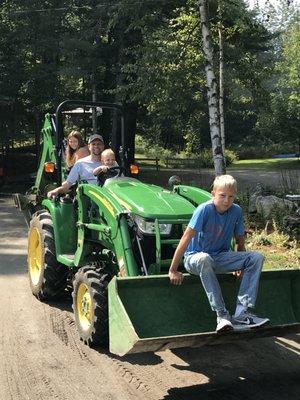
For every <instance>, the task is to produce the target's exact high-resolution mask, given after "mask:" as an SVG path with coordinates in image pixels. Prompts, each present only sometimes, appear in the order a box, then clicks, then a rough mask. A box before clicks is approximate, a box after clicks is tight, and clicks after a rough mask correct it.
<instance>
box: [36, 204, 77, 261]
mask: <svg viewBox="0 0 300 400" xmlns="http://www.w3.org/2000/svg"><path fill="white" fill-rule="evenodd" d="M42 205H43V206H44V208H46V209H47V210H48V211H49V213H50V214H51V217H52V221H53V231H54V240H55V248H56V257H58V255H61V254H74V253H75V251H76V247H77V229H76V219H75V216H76V213H75V211H74V204H73V202H71V201H70V202H62V201H60V200H59V199H58V200H57V199H55V200H49V199H45V200H43V201H42Z"/></svg>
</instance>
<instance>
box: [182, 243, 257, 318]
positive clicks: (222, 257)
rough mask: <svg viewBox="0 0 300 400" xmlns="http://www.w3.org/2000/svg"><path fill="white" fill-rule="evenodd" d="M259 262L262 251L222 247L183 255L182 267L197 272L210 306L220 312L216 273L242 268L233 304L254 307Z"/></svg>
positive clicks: (221, 300)
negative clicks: (212, 252)
mask: <svg viewBox="0 0 300 400" xmlns="http://www.w3.org/2000/svg"><path fill="white" fill-rule="evenodd" d="M263 262H264V257H263V255H262V254H260V253H257V252H254V251H241V252H238V251H226V252H223V253H220V254H217V255H216V256H210V255H209V254H207V253H194V254H190V255H189V256H187V257H185V259H184V267H185V269H186V270H187V271H188V272H189V273H191V274H194V275H199V276H200V279H201V282H202V285H203V287H204V290H205V292H206V295H207V297H208V301H209V303H210V306H211V309H212V310H213V311H216V312H217V315H222V314H224V313H226V312H227V311H226V307H225V303H224V300H223V296H222V292H221V288H220V285H219V282H218V279H217V277H216V274H218V273H226V272H233V271H238V270H242V271H243V277H242V281H241V285H240V289H239V293H238V297H237V305H242V306H243V307H245V308H248V307H251V308H254V306H255V301H256V297H257V290H258V284H259V277H260V273H261V270H262V266H263Z"/></svg>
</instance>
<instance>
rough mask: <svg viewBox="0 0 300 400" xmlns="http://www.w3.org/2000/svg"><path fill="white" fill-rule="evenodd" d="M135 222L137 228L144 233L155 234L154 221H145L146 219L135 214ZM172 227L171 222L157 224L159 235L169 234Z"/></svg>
mask: <svg viewBox="0 0 300 400" xmlns="http://www.w3.org/2000/svg"><path fill="white" fill-rule="evenodd" d="M134 220H135V222H136V223H137V226H138V228H139V229H140V230H141V231H142V232H143V233H145V234H146V235H155V224H154V221H147V220H146V219H144V218H142V217H140V216H139V215H135V217H134ZM171 229H172V225H171V224H159V230H160V234H161V235H170V233H171Z"/></svg>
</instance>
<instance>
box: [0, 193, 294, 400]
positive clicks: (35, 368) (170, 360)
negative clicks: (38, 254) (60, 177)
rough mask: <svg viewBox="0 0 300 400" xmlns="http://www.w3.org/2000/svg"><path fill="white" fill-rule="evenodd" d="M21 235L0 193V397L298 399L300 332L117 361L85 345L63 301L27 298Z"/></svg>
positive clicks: (63, 399) (11, 209)
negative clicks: (46, 301) (43, 301)
mask: <svg viewBox="0 0 300 400" xmlns="http://www.w3.org/2000/svg"><path fill="white" fill-rule="evenodd" d="M26 235H27V228H26V226H25V223H24V221H23V218H22V215H21V214H20V213H19V212H18V211H17V210H16V209H15V208H14V206H13V203H12V201H11V200H10V199H9V198H0V305H1V307H0V321H1V324H0V400H25V399H26V400H50V399H51V400H52V399H58V400H82V399H85V400H96V399H97V400H127V399H138V400H140V399H143V400H148V399H149V400H170V399H172V400H173V399H174V400H196V399H197V400H203V399H205V400H207V399H208V400H217V399H218V400H219V399H231V400H239V399H246V400H247V399H249V400H250V399H255V400H260V399H264V400H265V399H272V400H279V399H280V400H284V399H293V400H295V399H299V398H300V379H299V378H300V357H299V356H300V335H294V336H290V337H289V338H288V339H287V338H285V339H283V338H275V339H271V338H269V339H257V340H255V341H250V342H245V343H241V342H238V343H235V344H232V345H227V347H225V348H224V347H221V346H214V347H206V348H204V347H203V348H198V349H180V350H174V351H165V352H161V353H156V354H146V353H145V354H138V355H134V356H130V357H129V356H128V357H125V358H122V359H121V358H118V357H115V356H112V355H111V354H109V353H108V352H107V351H97V350H92V349H89V348H88V347H86V346H84V345H83V344H82V342H80V340H79V339H78V336H77V333H76V330H75V327H74V323H73V317H72V312H71V303H70V302H69V301H65V302H60V303H52V304H49V303H41V302H39V301H38V300H37V299H36V298H35V297H34V296H32V294H31V292H30V289H29V285H28V279H27V271H26ZM191 317H192V316H191Z"/></svg>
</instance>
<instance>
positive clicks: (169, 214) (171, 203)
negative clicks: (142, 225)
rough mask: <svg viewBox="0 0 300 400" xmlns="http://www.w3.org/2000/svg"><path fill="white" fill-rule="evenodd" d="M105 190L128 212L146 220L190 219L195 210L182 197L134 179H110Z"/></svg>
mask: <svg viewBox="0 0 300 400" xmlns="http://www.w3.org/2000/svg"><path fill="white" fill-rule="evenodd" d="M103 188H105V189H106V190H107V191H108V192H109V193H110V195H111V196H113V197H114V198H115V199H116V200H117V201H118V202H119V203H120V204H122V206H123V207H125V208H126V209H127V210H129V211H131V212H132V213H134V214H137V215H140V216H141V217H144V218H150V219H154V218H174V216H175V215H176V218H190V217H191V215H192V214H193V212H194V210H195V207H194V206H193V205H192V204H191V203H190V202H189V201H188V200H186V199H185V198H183V197H181V196H180V195H178V194H176V193H174V192H170V191H169V190H166V189H163V188H162V187H160V186H156V185H150V184H145V183H142V182H140V181H138V180H137V179H134V178H127V177H123V178H122V177H121V178H117V179H109V180H108V181H106V183H105V185H104V187H103Z"/></svg>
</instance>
